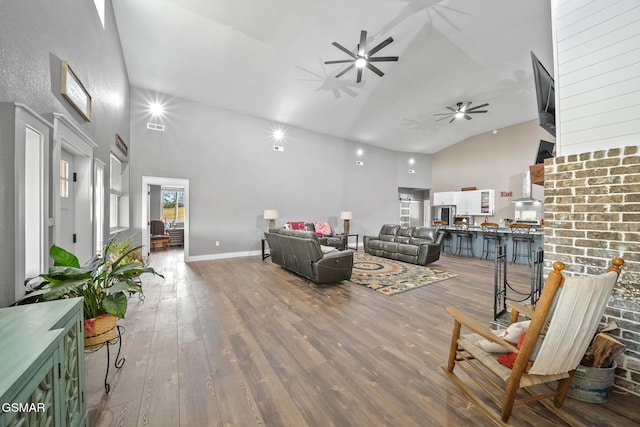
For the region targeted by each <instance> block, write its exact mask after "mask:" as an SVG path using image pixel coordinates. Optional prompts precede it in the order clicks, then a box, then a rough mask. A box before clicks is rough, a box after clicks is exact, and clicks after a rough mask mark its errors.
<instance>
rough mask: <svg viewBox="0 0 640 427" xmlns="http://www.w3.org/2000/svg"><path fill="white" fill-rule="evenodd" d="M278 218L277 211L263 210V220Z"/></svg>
mask: <svg viewBox="0 0 640 427" xmlns="http://www.w3.org/2000/svg"><path fill="white" fill-rule="evenodd" d="M277 218H278V210H277V209H265V210H264V219H277Z"/></svg>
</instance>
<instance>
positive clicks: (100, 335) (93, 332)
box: [84, 314, 118, 350]
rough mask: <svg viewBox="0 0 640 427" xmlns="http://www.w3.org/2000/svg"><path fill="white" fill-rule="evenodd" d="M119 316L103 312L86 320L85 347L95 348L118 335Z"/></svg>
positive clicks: (88, 348)
mask: <svg viewBox="0 0 640 427" xmlns="http://www.w3.org/2000/svg"><path fill="white" fill-rule="evenodd" d="M117 321H118V318H117V317H116V316H114V315H112V314H103V315H101V316H98V317H95V318H93V319H86V320H85V321H84V348H85V349H87V350H94V349H96V348H98V347H100V346H101V345H103V344H104V343H105V342H107V341H111V340H113V339H115V338H116V337H117V335H118V331H117V329H116V327H117V325H116V322H117Z"/></svg>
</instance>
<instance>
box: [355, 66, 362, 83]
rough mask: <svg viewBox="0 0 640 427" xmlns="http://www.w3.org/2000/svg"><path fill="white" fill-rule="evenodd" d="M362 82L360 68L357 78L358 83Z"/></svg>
mask: <svg viewBox="0 0 640 427" xmlns="http://www.w3.org/2000/svg"><path fill="white" fill-rule="evenodd" d="M361 81H362V68H358V77H356V83H360V82H361Z"/></svg>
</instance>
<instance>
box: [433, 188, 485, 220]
mask: <svg viewBox="0 0 640 427" xmlns="http://www.w3.org/2000/svg"><path fill="white" fill-rule="evenodd" d="M495 194H496V191H495V190H473V191H445V192H441V193H434V194H433V205H434V206H438V205H455V206H456V214H457V215H458V216H460V215H484V216H492V215H493V214H494V213H495V210H496V206H495V205H496V203H495Z"/></svg>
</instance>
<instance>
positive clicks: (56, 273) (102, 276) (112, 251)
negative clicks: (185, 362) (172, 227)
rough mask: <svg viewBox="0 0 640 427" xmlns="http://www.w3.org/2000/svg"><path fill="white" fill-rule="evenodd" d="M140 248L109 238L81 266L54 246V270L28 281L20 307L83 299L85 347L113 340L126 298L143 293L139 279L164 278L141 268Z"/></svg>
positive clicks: (68, 254)
mask: <svg viewBox="0 0 640 427" xmlns="http://www.w3.org/2000/svg"><path fill="white" fill-rule="evenodd" d="M140 248H141V246H137V247H132V246H131V244H130V242H129V241H128V240H126V241H123V242H115V241H114V240H113V239H112V240H110V241H109V243H108V244H107V245H106V246H105V247H104V249H103V251H102V253H101V254H97V255H96V256H95V257H93V259H91V260H90V261H89V262H87V263H86V264H85V265H83V266H81V265H80V263H79V261H78V257H76V256H75V255H74V254H72V253H71V252H69V251H67V250H65V249H63V248H61V247H59V246H56V245H53V246H52V247H51V249H50V250H49V254H50V256H51V258H52V259H53V261H54V264H53V267H50V268H49V271H48V272H47V273H46V274H40V275H39V276H38V277H36V278H33V279H27V281H26V282H25V285H26V286H27V296H26V297H25V298H24V299H23V300H22V301H20V303H19V304H25V303H33V302H40V301H52V300H57V299H63V298H74V297H83V298H84V318H85V321H84V328H85V347H86V348H97V347H99V346H100V345H102V343H104V342H106V341H109V340H112V339H114V338H115V337H116V332H117V331H116V321H117V320H118V319H121V318H124V316H125V313H126V312H127V299H128V296H130V295H133V294H143V291H142V285H141V282H140V276H141V275H142V274H144V273H151V274H153V275H156V276H160V277H162V278H164V276H162V275H161V274H159V273H157V272H156V271H155V270H154V269H153V268H152V267H148V266H145V265H144V263H143V262H142V257H141V256H140V252H139V249H140Z"/></svg>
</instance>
